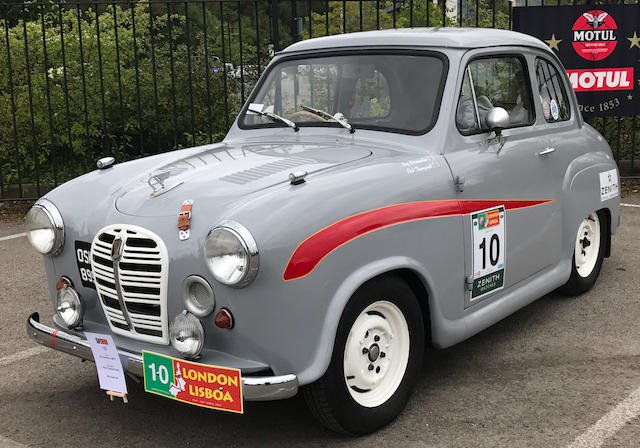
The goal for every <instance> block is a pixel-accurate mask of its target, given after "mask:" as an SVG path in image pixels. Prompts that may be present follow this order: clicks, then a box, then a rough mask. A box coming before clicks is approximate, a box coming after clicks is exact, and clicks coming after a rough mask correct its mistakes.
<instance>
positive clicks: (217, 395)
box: [142, 351, 244, 414]
mask: <svg viewBox="0 0 640 448" xmlns="http://www.w3.org/2000/svg"><path fill="white" fill-rule="evenodd" d="M142 362H143V364H144V390H145V391H147V392H151V393H152V394H156V395H161V396H163V397H166V398H171V399H172V400H178V401H182V402H185V403H189V404H195V405H196V406H202V407H205V408H211V409H218V410H220V411H228V412H235V413H237V414H242V413H243V412H244V408H243V403H242V378H241V376H240V370H238V369H230V368H228V367H218V366H208V365H205V364H198V363H195V362H189V361H185V360H184V359H176V358H171V357H169V356H164V355H159V354H158V353H153V352H147V351H143V352H142Z"/></svg>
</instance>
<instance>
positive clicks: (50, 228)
mask: <svg viewBox="0 0 640 448" xmlns="http://www.w3.org/2000/svg"><path fill="white" fill-rule="evenodd" d="M25 232H26V233H27V239H28V240H29V243H31V245H32V246H33V247H34V249H35V250H37V251H38V252H40V253H41V254H51V255H56V254H57V253H59V252H60V250H62V246H63V244H64V224H63V222H62V215H61V214H60V212H59V211H58V209H57V208H56V206H55V205H53V202H51V201H48V200H46V199H40V200H39V201H38V202H36V204H35V205H34V206H33V207H31V210H29V213H27V217H26V219H25Z"/></svg>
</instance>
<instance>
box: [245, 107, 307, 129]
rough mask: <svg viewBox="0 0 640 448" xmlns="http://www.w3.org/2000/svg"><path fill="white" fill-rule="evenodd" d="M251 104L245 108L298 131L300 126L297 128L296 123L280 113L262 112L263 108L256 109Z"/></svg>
mask: <svg viewBox="0 0 640 448" xmlns="http://www.w3.org/2000/svg"><path fill="white" fill-rule="evenodd" d="M251 106H253V104H249V107H248V108H247V111H249V112H253V113H254V114H258V115H260V116H262V117H267V118H268V119H270V120H271V121H275V122H278V123H284V124H286V125H287V126H289V127H290V128H293V130H294V131H296V132H298V131H299V130H300V128H298V125H297V124H296V123H295V122H293V121H291V120H288V119H286V118H284V117H281V116H280V115H277V114H274V113H273V112H264V111H263V110H260V109H257V108H252V107H251Z"/></svg>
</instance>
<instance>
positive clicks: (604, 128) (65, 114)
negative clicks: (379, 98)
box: [0, 0, 638, 200]
mask: <svg viewBox="0 0 640 448" xmlns="http://www.w3.org/2000/svg"><path fill="white" fill-rule="evenodd" d="M563 4H564V3H563ZM511 13H512V4H511V3H510V2H509V1H507V0H440V2H439V3H434V2H433V1H431V0H395V1H394V0H341V1H324V0H319V1H315V0H241V1H238V0H197V1H194V0H189V1H179V0H165V1H155V0H150V1H136V2H134V1H125V0H122V1H121V0H110V1H103V0H99V1H85V0H77V1H76V0H71V1H67V2H59V1H49V2H43V1H41V0H37V1H34V2H24V3H23V2H18V3H2V4H1V5H0V14H1V15H0V31H1V32H2V34H3V37H2V38H0V200H8V199H35V198H38V197H40V196H41V195H43V194H44V193H46V191H48V190H50V189H51V188H53V187H55V186H56V185H58V184H60V183H61V182H64V181H66V180H68V179H70V178H72V177H75V176H78V175H80V174H83V173H85V172H87V171H90V170H92V169H93V167H94V162H95V160H96V159H98V158H99V157H101V156H105V155H114V156H115V157H116V158H117V159H118V160H119V161H124V160H128V159H133V158H138V157H142V156H146V155H150V154H155V153H159V152H163V151H169V150H172V149H176V148H181V147H187V146H193V145H199V144H205V143H211V142H215V141H219V140H220V139H222V138H223V137H224V135H225V133H226V131H227V129H228V128H229V126H230V124H231V123H232V122H233V120H234V118H235V116H236V114H237V113H238V111H239V110H240V107H241V106H242V104H243V103H244V100H245V98H246V97H247V96H248V94H249V93H250V91H251V89H252V88H253V85H254V84H255V82H256V81H257V79H258V77H259V75H260V73H261V72H262V70H263V69H264V67H265V66H266V64H267V63H268V62H269V60H270V59H271V57H272V56H273V53H274V52H275V51H278V50H280V49H282V48H284V47H285V46H287V45H289V44H290V43H292V42H295V41H297V40H300V39H307V38H309V37H318V36H324V35H329V34H339V33H347V32H354V31H361V30H374V29H387V28H402V27H421V26H474V27H475V26H480V27H488V28H490V27H492V28H510V27H511ZM592 124H594V125H595V126H596V127H597V128H598V129H599V130H600V131H601V132H602V133H603V134H604V135H605V137H606V138H607V139H608V140H609V142H610V144H611V146H612V148H613V150H614V153H615V155H616V158H617V160H618V161H619V163H620V167H621V170H622V171H623V172H624V173H627V174H628V173H634V172H635V170H636V169H637V168H638V167H637V163H636V160H635V159H636V151H637V145H636V135H637V133H638V126H637V117H613V118H606V119H605V118H596V119H594V120H592Z"/></svg>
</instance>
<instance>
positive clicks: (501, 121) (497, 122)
mask: <svg viewBox="0 0 640 448" xmlns="http://www.w3.org/2000/svg"><path fill="white" fill-rule="evenodd" d="M485 121H486V123H487V127H488V128H489V130H491V131H493V132H495V133H496V135H501V134H502V130H503V129H504V128H506V127H507V126H509V112H507V111H506V110H504V109H503V108H502V107H493V108H491V110H490V111H489V112H488V113H487V117H486V118H485Z"/></svg>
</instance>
